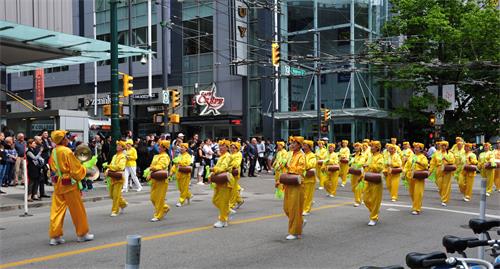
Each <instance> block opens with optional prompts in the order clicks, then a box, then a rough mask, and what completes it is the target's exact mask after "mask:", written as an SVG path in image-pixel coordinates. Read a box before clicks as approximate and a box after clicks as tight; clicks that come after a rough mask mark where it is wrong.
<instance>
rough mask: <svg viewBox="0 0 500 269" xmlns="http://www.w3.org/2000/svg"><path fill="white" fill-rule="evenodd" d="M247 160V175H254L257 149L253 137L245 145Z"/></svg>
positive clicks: (255, 140)
mask: <svg viewBox="0 0 500 269" xmlns="http://www.w3.org/2000/svg"><path fill="white" fill-rule="evenodd" d="M246 154H247V156H248V158H249V161H250V167H249V168H248V176H249V177H256V175H255V164H256V162H257V158H258V155H257V154H258V151H257V139H256V138H255V137H254V138H252V140H251V143H250V144H249V145H248V147H247V152H246Z"/></svg>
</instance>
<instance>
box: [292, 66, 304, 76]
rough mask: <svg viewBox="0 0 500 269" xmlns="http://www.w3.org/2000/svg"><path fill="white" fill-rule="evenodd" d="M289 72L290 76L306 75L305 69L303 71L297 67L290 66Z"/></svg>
mask: <svg viewBox="0 0 500 269" xmlns="http://www.w3.org/2000/svg"><path fill="white" fill-rule="evenodd" d="M290 74H291V75H292V76H305V75H306V71H304V70H302V69H299V68H295V67H291V68H290Z"/></svg>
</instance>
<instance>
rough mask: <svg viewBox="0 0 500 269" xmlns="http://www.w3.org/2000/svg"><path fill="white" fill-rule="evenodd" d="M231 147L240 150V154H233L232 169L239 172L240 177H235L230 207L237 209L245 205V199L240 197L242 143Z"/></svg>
mask: <svg viewBox="0 0 500 269" xmlns="http://www.w3.org/2000/svg"><path fill="white" fill-rule="evenodd" d="M231 145H235V146H236V147H237V149H238V152H236V153H233V154H231V168H232V169H233V170H234V169H236V170H238V175H236V176H234V188H233V189H232V193H231V199H230V200H229V207H230V208H236V207H237V206H238V204H239V205H241V204H243V198H241V195H240V190H241V187H240V177H241V174H240V173H241V171H240V168H241V162H242V161H243V155H242V154H241V151H240V150H239V149H240V147H241V146H240V143H238V142H234V143H232V144H231Z"/></svg>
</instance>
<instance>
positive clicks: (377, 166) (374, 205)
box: [363, 152, 384, 221]
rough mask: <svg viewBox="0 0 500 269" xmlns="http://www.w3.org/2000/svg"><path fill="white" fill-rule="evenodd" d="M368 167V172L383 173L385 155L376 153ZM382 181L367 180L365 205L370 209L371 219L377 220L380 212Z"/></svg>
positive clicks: (369, 161)
mask: <svg viewBox="0 0 500 269" xmlns="http://www.w3.org/2000/svg"><path fill="white" fill-rule="evenodd" d="M367 165H368V167H367V168H366V169H365V171H366V172H372V173H382V171H383V170H384V156H382V154H381V153H378V152H377V153H375V154H373V155H372V157H371V158H370V159H369V160H368V162H367ZM382 192H383V184H382V183H371V182H368V181H366V188H365V192H364V195H363V200H364V201H365V205H366V207H367V208H368V210H369V211H370V220H374V221H377V220H378V217H379V216H378V214H379V212H380V204H381V203H382Z"/></svg>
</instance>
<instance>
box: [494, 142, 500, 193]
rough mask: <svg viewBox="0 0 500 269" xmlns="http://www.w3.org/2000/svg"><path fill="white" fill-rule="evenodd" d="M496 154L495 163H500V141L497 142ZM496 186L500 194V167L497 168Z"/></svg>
mask: <svg viewBox="0 0 500 269" xmlns="http://www.w3.org/2000/svg"><path fill="white" fill-rule="evenodd" d="M493 152H494V153H495V162H496V163H498V162H500V140H497V144H496V148H495V150H494V151H493ZM495 186H496V188H497V191H498V192H500V167H498V165H497V167H496V168H495Z"/></svg>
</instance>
